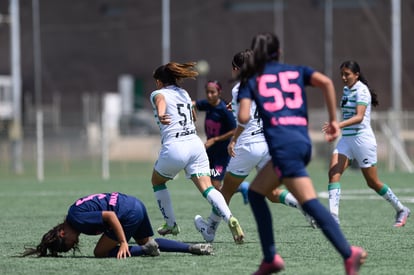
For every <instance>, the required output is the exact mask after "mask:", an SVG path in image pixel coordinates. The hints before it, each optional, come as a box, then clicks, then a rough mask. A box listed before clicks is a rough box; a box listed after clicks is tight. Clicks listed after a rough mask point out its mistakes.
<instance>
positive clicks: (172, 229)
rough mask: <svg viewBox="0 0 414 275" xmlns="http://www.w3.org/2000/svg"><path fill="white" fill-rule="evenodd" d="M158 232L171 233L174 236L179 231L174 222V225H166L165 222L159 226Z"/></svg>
mask: <svg viewBox="0 0 414 275" xmlns="http://www.w3.org/2000/svg"><path fill="white" fill-rule="evenodd" d="M157 231H158V234H160V235H162V236H165V235H167V234H172V235H174V236H176V235H178V233H180V227H179V226H178V225H177V224H176V223H174V226H168V225H167V223H164V224H163V225H162V226H161V227H159V228H158V230H157Z"/></svg>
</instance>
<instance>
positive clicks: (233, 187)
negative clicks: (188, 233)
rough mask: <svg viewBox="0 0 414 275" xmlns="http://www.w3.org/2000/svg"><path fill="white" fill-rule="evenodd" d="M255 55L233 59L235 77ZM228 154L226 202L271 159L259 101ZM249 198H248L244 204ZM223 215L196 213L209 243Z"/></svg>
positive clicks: (279, 197) (277, 198) (289, 199)
mask: <svg viewBox="0 0 414 275" xmlns="http://www.w3.org/2000/svg"><path fill="white" fill-rule="evenodd" d="M251 55H252V50H250V49H247V50H244V51H241V52H238V53H236V54H235V55H234V56H233V60H232V78H233V79H237V77H238V74H239V72H240V68H241V67H242V66H243V64H244V62H245V61H246V60H248V59H249V58H250V57H251ZM239 86H240V83H239V82H237V83H236V84H235V85H234V87H233V89H232V101H231V109H232V111H233V114H234V117H235V118H236V119H235V120H237V114H238V110H239V104H238V102H237V96H238V92H239ZM228 153H229V155H230V156H231V158H230V162H229V164H228V166H227V171H226V174H225V176H224V183H223V186H222V188H221V193H222V194H223V196H224V199H225V200H226V202H227V204H230V200H231V198H232V196H233V194H234V193H235V192H237V191H239V192H242V193H246V191H247V189H248V185H249V183H248V182H246V181H244V180H245V179H246V177H247V176H248V175H249V174H250V172H251V171H252V170H253V169H255V168H256V171H259V170H260V169H261V168H263V166H264V165H265V164H266V163H267V162H269V160H270V159H271V158H270V155H269V150H268V147H267V143H266V140H265V138H264V135H263V123H262V120H261V119H260V117H259V114H258V112H257V108H256V104H255V103H254V102H252V105H251V109H250V120H249V122H248V123H246V124H245V125H241V124H240V123H238V125H237V128H236V130H235V131H234V135H233V137H232V138H231V141H230V143H229V145H228ZM267 198H268V199H269V200H270V201H271V202H274V203H283V204H285V205H288V206H291V207H294V208H298V209H300V206H299V204H298V202H297V200H296V199H295V198H294V197H293V196H292V194H291V193H290V192H289V191H287V190H283V189H280V188H276V189H274V190H273V191H272V192H271V193H270V194H268V196H267ZM247 203H248V200H247V201H246V200H245V204H247ZM304 215H305V216H306V218H307V220H308V222H309V223H310V224H311V226H312V227H314V228H315V227H316V224H315V223H314V220H313V219H312V218H311V217H309V216H308V215H306V213H304ZM220 221H221V217H220V216H218V215H217V214H216V213H215V212H214V210H213V211H212V212H211V214H210V216H209V217H208V219H207V221H205V220H204V219H203V218H202V216H200V215H197V216H196V217H195V218H194V225H195V227H196V229H197V230H198V231H199V232H200V233H201V234H202V236H203V238H204V240H205V241H206V242H213V241H214V238H215V233H216V231H217V228H218V226H219V224H220Z"/></svg>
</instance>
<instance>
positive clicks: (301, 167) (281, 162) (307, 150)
mask: <svg viewBox="0 0 414 275" xmlns="http://www.w3.org/2000/svg"><path fill="white" fill-rule="evenodd" d="M269 152H270V155H271V156H272V162H273V166H274V168H275V169H276V173H277V174H278V176H279V178H297V177H308V176H309V174H308V172H307V170H306V166H307V165H308V163H309V161H310V159H311V155H312V145H311V144H309V143H305V142H298V143H294V144H289V145H284V146H278V147H272V148H269Z"/></svg>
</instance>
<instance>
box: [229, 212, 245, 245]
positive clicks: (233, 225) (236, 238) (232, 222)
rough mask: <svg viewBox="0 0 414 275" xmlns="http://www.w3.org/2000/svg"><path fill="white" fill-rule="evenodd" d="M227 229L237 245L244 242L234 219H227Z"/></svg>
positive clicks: (241, 232)
mask: <svg viewBox="0 0 414 275" xmlns="http://www.w3.org/2000/svg"><path fill="white" fill-rule="evenodd" d="M229 228H230V231H231V234H232V235H233V239H234V241H235V242H236V243H237V244H242V243H243V242H244V240H243V239H244V233H243V230H242V228H241V227H240V224H239V221H238V220H237V219H236V218H235V217H230V219H229Z"/></svg>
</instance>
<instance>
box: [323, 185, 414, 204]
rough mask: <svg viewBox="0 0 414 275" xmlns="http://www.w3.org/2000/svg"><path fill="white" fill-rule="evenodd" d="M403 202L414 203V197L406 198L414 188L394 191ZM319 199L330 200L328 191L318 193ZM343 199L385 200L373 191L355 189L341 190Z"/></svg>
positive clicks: (413, 191)
mask: <svg viewBox="0 0 414 275" xmlns="http://www.w3.org/2000/svg"><path fill="white" fill-rule="evenodd" d="M392 190H393V192H394V193H395V194H396V195H397V197H398V198H399V199H400V201H401V202H405V203H414V196H404V194H409V193H411V194H413V195H414V188H396V189H392ZM318 197H319V198H322V199H328V198H329V194H328V191H323V192H319V193H318ZM341 199H343V200H361V199H364V200H383V198H382V197H381V196H379V195H378V194H376V193H375V192H374V191H373V190H372V189H370V188H368V187H367V188H366V189H354V190H341Z"/></svg>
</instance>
